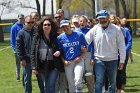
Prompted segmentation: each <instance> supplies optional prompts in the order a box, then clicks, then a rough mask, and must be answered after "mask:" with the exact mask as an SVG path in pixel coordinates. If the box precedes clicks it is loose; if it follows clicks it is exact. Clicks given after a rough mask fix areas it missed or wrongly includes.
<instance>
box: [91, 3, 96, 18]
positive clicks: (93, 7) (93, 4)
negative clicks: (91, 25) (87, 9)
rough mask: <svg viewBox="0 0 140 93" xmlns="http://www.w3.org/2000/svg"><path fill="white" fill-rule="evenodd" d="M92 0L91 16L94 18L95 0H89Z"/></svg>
mask: <svg viewBox="0 0 140 93" xmlns="http://www.w3.org/2000/svg"><path fill="white" fill-rule="evenodd" d="M91 1H92V16H93V18H95V16H96V14H95V0H91Z"/></svg>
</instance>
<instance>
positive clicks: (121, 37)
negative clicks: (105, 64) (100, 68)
mask: <svg viewBox="0 0 140 93" xmlns="http://www.w3.org/2000/svg"><path fill="white" fill-rule="evenodd" d="M116 32H117V35H116V38H117V46H118V50H119V54H120V63H124V62H125V57H126V48H125V40H124V35H123V33H122V31H121V29H120V28H118V31H116Z"/></svg>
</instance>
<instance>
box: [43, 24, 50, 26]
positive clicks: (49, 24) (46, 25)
mask: <svg viewBox="0 0 140 93" xmlns="http://www.w3.org/2000/svg"><path fill="white" fill-rule="evenodd" d="M43 26H51V24H43Z"/></svg>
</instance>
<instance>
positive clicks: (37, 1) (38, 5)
mask: <svg viewBox="0 0 140 93" xmlns="http://www.w3.org/2000/svg"><path fill="white" fill-rule="evenodd" d="M35 1H36V6H37V12H38V14H39V18H41V11H40V3H39V0H35Z"/></svg>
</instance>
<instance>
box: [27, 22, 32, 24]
mask: <svg viewBox="0 0 140 93" xmlns="http://www.w3.org/2000/svg"><path fill="white" fill-rule="evenodd" d="M26 23H27V24H34V22H26Z"/></svg>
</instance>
